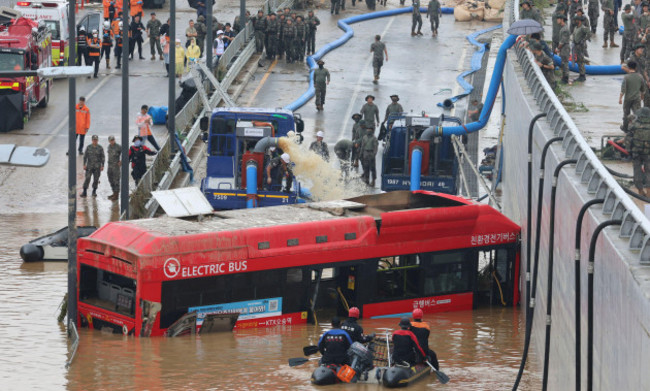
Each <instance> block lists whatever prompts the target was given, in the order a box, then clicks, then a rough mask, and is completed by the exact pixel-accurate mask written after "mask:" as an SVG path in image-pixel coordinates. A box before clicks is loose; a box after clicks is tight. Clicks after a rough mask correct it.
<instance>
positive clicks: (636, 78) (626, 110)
mask: <svg viewBox="0 0 650 391" xmlns="http://www.w3.org/2000/svg"><path fill="white" fill-rule="evenodd" d="M627 68H628V74H627V75H625V77H624V78H623V83H622V84H621V95H620V96H619V98H618V104H620V105H621V104H622V105H623V126H621V130H623V131H624V132H626V133H627V130H628V129H627V125H628V122H629V116H630V111H632V112H634V113H636V112H637V111H638V110H639V108H640V107H641V101H642V100H643V98H644V95H645V92H646V84H645V80H643V76H641V75H639V74H638V73H637V72H636V63H635V62H634V61H630V62H628V63H627ZM623 97H625V101H623Z"/></svg>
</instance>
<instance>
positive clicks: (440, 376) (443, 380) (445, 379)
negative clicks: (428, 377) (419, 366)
mask: <svg viewBox="0 0 650 391" xmlns="http://www.w3.org/2000/svg"><path fill="white" fill-rule="evenodd" d="M425 363H427V365H428V366H430V367H431V372H433V373H435V374H436V376H438V380H440V383H442V384H447V383H449V376H447V375H445V374H444V373H443V372H442V371H439V370H437V369H436V368H435V367H434V366H433V365H431V363H430V362H429V360H426V361H425Z"/></svg>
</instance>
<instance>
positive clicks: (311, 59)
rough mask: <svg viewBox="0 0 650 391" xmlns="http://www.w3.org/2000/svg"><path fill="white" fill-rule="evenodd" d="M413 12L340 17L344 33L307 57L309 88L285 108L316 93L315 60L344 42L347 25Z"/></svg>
mask: <svg viewBox="0 0 650 391" xmlns="http://www.w3.org/2000/svg"><path fill="white" fill-rule="evenodd" d="M411 12H413V7H404V8H397V9H392V10H386V11H377V12H370V13H367V14H362V15H356V16H351V17H349V18H345V19H341V20H339V21H338V26H339V28H340V29H341V30H343V32H344V34H343V35H342V36H341V37H339V38H338V39H337V40H335V41H332V42H330V43H328V44H326V45H325V46H323V47H322V48H320V49H319V50H318V51H317V52H316V53H314V54H313V55H311V56H308V57H307V65H308V66H309V88H308V89H307V91H306V92H305V93H304V94H302V95H301V96H300V97H299V98H298V99H296V100H294V101H293V102H291V103H289V104H288V105H286V106H284V108H285V109H286V110H291V111H295V110H298V109H299V108H300V107H302V106H303V105H304V104H305V103H307V102H308V101H309V100H310V99H311V98H312V97H313V96H314V94H315V93H316V91H315V89H314V70H315V69H316V68H317V67H318V66H317V65H316V61H318V60H320V59H321V58H323V56H325V55H326V54H327V53H329V52H330V51H332V50H334V49H336V48H337V47H339V46H341V45H343V44H344V43H346V42H347V41H348V40H350V38H352V36H353V35H354V30H353V29H352V27H350V26H349V25H351V24H354V23H358V22H363V21H366V20H371V19H377V18H383V17H386V16H394V15H400V14H408V13H411ZM420 12H424V13H426V12H427V8H426V7H420ZM442 13H443V14H453V13H454V9H453V8H449V7H443V8H442Z"/></svg>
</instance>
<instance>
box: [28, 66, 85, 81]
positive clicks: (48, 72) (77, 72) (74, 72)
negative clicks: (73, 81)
mask: <svg viewBox="0 0 650 391" xmlns="http://www.w3.org/2000/svg"><path fill="white" fill-rule="evenodd" d="M93 71H94V70H93V67H91V66H79V67H73V66H70V67H48V68H41V69H39V70H38V71H37V73H38V76H40V77H53V78H55V79H59V78H68V77H83V76H90V75H92V74H93Z"/></svg>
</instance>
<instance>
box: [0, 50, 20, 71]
mask: <svg viewBox="0 0 650 391" xmlns="http://www.w3.org/2000/svg"><path fill="white" fill-rule="evenodd" d="M24 69H25V57H24V56H23V55H22V54H20V53H8V52H2V53H0V71H22V70H24Z"/></svg>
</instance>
